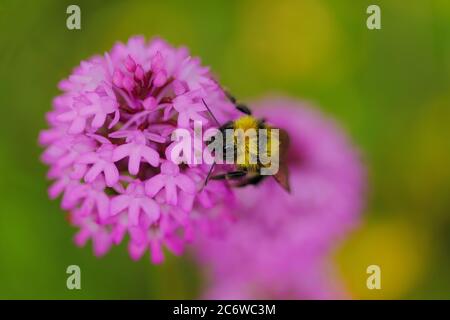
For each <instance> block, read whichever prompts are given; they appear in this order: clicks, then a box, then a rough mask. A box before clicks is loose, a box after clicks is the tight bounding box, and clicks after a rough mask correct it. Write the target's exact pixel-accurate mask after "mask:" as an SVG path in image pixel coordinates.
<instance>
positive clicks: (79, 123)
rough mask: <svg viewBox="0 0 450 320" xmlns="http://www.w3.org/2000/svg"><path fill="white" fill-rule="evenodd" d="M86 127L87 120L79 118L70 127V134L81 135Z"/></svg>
mask: <svg viewBox="0 0 450 320" xmlns="http://www.w3.org/2000/svg"><path fill="white" fill-rule="evenodd" d="M85 127H86V119H85V118H81V117H77V118H75V119H74V120H73V122H72V124H71V125H70V127H69V130H68V132H69V133H70V134H77V133H81V132H83V130H84V128H85Z"/></svg>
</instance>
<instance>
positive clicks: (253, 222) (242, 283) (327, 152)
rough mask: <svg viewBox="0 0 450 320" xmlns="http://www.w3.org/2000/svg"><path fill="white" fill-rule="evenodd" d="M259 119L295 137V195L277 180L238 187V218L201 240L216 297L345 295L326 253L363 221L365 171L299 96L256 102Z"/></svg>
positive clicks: (199, 249) (291, 161)
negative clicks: (361, 219)
mask: <svg viewBox="0 0 450 320" xmlns="http://www.w3.org/2000/svg"><path fill="white" fill-rule="evenodd" d="M254 107H255V108H254V111H255V113H256V115H257V116H259V117H263V118H265V119H267V121H268V122H269V123H271V124H273V125H274V126H275V127H279V128H284V129H285V130H287V131H288V133H289V135H290V140H291V142H290V149H289V153H288V159H287V161H288V167H289V170H290V184H291V194H288V193H287V192H286V191H285V190H283V189H282V188H281V187H280V186H279V185H277V183H276V182H275V180H274V179H273V178H272V177H268V178H266V179H265V180H264V181H263V182H261V184H260V185H258V186H249V187H246V188H242V189H240V190H239V192H236V199H235V201H236V202H235V203H233V204H232V205H230V206H229V211H233V213H234V215H235V216H236V217H237V218H236V220H235V221H234V222H230V223H229V224H228V225H227V226H226V227H224V226H223V225H221V226H218V228H219V229H221V230H222V232H221V236H220V237H213V238H211V237H210V235H209V234H207V233H205V234H204V237H207V241H206V239H204V238H203V239H199V241H198V242H197V245H196V248H195V249H196V250H195V251H196V256H197V257H198V259H199V261H200V263H201V264H202V265H203V266H204V268H205V269H206V270H209V271H210V272H209V287H208V288H207V291H206V293H205V297H207V298H213V299H255V298H259V299H271V298H275V299H289V298H291V299H301V298H306V299H327V298H342V297H345V293H344V291H343V290H342V289H341V288H340V286H339V284H338V281H337V278H334V277H333V276H332V270H330V269H329V264H328V261H327V258H328V256H329V253H330V250H331V249H332V248H333V247H334V246H335V244H336V243H337V241H338V240H339V239H341V238H342V237H344V236H345V235H346V234H347V233H348V232H349V231H350V230H351V229H352V228H354V227H355V225H357V224H358V221H359V216H360V212H361V209H362V205H363V198H364V183H365V179H364V170H363V168H362V165H361V163H360V161H359V157H358V154H357V152H356V151H355V150H354V148H353V147H352V145H351V144H350V143H349V142H348V139H347V137H346V136H345V135H344V134H343V133H342V132H341V130H340V129H339V128H337V127H336V125H335V124H334V123H333V122H332V121H330V120H328V119H326V118H325V117H324V116H323V115H322V114H320V113H319V112H318V111H316V110H313V109H310V108H308V107H306V106H304V105H303V104H302V103H299V102H297V101H295V100H288V99H282V98H281V99H267V100H263V101H260V102H258V103H255V105H254Z"/></svg>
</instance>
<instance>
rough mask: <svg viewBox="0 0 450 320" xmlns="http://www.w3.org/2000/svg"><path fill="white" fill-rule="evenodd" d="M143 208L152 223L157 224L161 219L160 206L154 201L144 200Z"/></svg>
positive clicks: (142, 202)
mask: <svg viewBox="0 0 450 320" xmlns="http://www.w3.org/2000/svg"><path fill="white" fill-rule="evenodd" d="M141 208H142V210H143V211H144V212H145V214H146V215H147V217H148V218H149V220H150V222H151V223H153V222H155V221H156V220H157V219H158V218H159V206H158V205H157V204H156V202H155V201H153V200H152V199H149V198H144V199H142V200H141Z"/></svg>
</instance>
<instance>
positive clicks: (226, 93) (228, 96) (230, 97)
mask: <svg viewBox="0 0 450 320" xmlns="http://www.w3.org/2000/svg"><path fill="white" fill-rule="evenodd" d="M223 92H225V95H226V96H227V98H228V100H230V101H231V103H232V104H236V98H235V97H233V95H232V94H231V93H229V92H228V91H227V90H224V91H223Z"/></svg>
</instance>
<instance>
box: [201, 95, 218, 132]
mask: <svg viewBox="0 0 450 320" xmlns="http://www.w3.org/2000/svg"><path fill="white" fill-rule="evenodd" d="M202 102H203V104H204V105H205V107H206V109H207V110H208V112H209V114H210V115H211V117H212V118H213V119H214V121H215V122H216V124H217V126H218V127H220V126H221V124H220V123H219V121H217V119H216V117H215V116H214V114H213V113H212V112H211V110H210V109H209V107H208V105H207V104H206V102H205V100H204V99H203V98H202Z"/></svg>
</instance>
